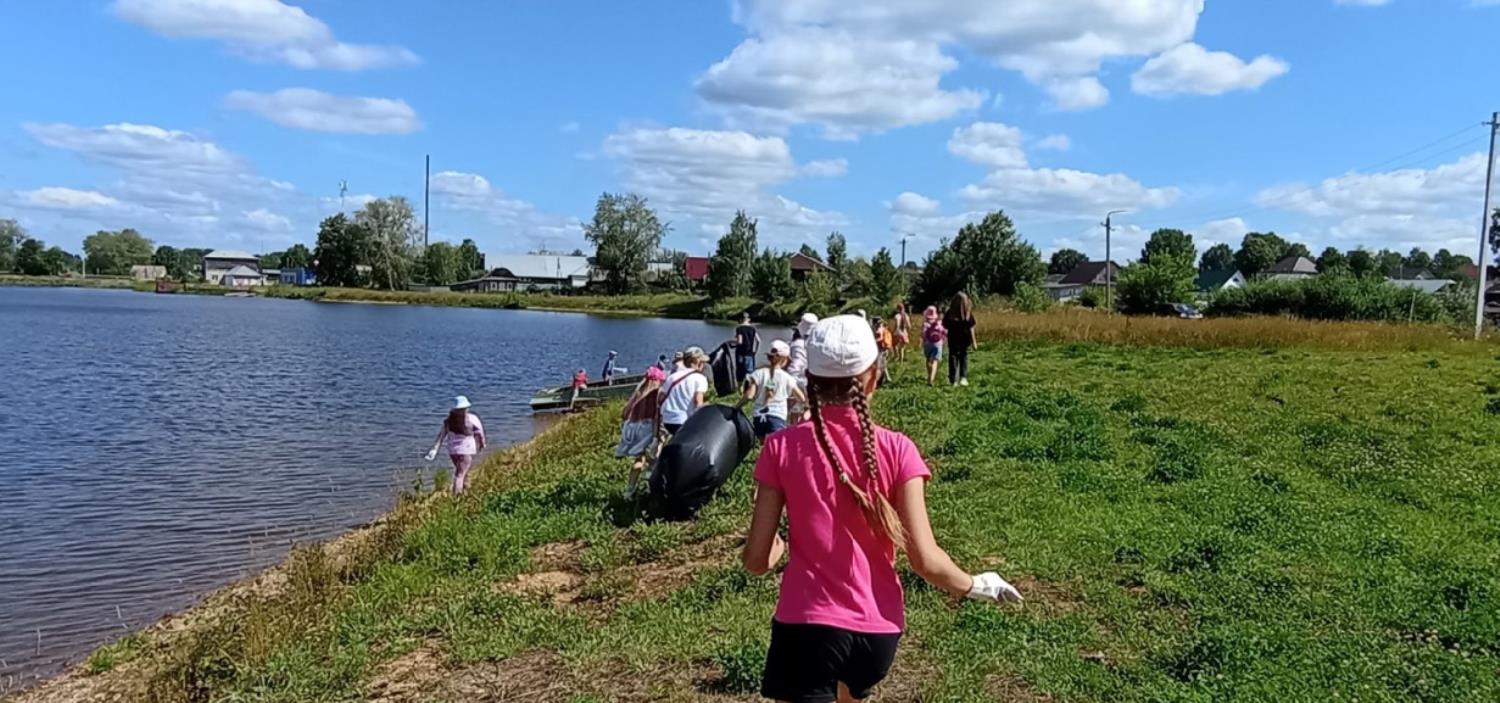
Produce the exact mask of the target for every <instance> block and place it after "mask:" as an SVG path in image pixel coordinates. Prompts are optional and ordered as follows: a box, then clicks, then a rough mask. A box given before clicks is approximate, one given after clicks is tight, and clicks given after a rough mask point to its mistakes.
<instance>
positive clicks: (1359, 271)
mask: <svg viewBox="0 0 1500 703" xmlns="http://www.w3.org/2000/svg"><path fill="white" fill-rule="evenodd" d="M1345 258H1346V260H1347V262H1348V264H1349V272H1350V273H1352V274H1354V275H1355V276H1361V277H1363V276H1369V275H1371V274H1373V273H1375V271H1376V262H1375V255H1374V254H1371V253H1370V252H1368V251H1366V250H1364V249H1355V250H1354V251H1351V252H1349V256H1348V257H1345Z"/></svg>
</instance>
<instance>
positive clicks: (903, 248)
mask: <svg viewBox="0 0 1500 703" xmlns="http://www.w3.org/2000/svg"><path fill="white" fill-rule="evenodd" d="M915 236H917V235H915V234H912V233H911V232H902V233H901V267H902V268H906V242H907V241H908V240H910V239H911V238H912V237H915Z"/></svg>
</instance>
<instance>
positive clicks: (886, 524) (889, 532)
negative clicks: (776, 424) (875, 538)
mask: <svg viewBox="0 0 1500 703" xmlns="http://www.w3.org/2000/svg"><path fill="white" fill-rule="evenodd" d="M820 381H822V379H819V378H817V377H814V376H809V377H808V384H807V385H808V393H807V403H808V410H810V411H811V414H812V421H813V430H814V434H816V435H817V438H818V446H819V447H820V448H822V450H823V455H824V456H826V457H828V463H829V464H831V465H832V466H833V470H834V471H835V472H836V473H837V474H838V480H839V483H842V484H844V485H845V486H848V487H849V490H850V492H852V493H854V499H855V500H856V501H858V503H859V508H860V510H861V511H862V512H864V514H865V519H866V520H867V521H869V523H870V526H871V527H872V528H874V529H875V530H876V531H877V532H880V533H882V534H884V535H885V536H886V537H887V538H888V539H890V540H891V542H892V543H893V544H895V545H896V547H897V548H901V549H904V548H905V547H906V530H905V529H903V528H902V526H901V519H900V517H899V516H897V514H896V510H895V508H894V507H892V506H891V503H890V500H889V499H887V498H886V496H885V494H884V493H882V492H881V491H880V486H879V483H878V481H879V476H880V472H879V464H878V463H877V461H876V457H875V433H874V429H873V428H872V427H871V425H870V410H869V403H868V401H867V400H866V398H865V394H864V392H863V391H862V390H860V389H859V388H858V386H857V385H856V384H850V385H849V386H848V388H847V389H843V390H845V392H846V394H847V396H846V397H847V398H848V399H849V402H850V404H852V405H853V406H854V409H855V412H856V413H857V414H858V416H859V422H860V434H861V435H862V437H861V439H862V440H863V445H864V446H863V456H864V468H865V473H866V476H865V480H864V481H863V483H864V484H865V486H864V487H863V488H862V487H861V486H860V485H859V484H858V483H855V481H854V479H853V478H852V477H851V476H850V475H849V472H848V471H846V470H845V469H844V464H843V462H842V461H841V460H840V459H839V456H838V453H837V452H835V451H834V449H833V442H832V441H831V440H830V439H829V435H828V426H827V425H826V424H825V423H824V422H823V412H822V410H823V400H824V399H823V398H822V397H821V396H822V395H823V392H826V391H832V390H834V388H833V387H831V385H832V384H827V383H826V382H824V383H820ZM824 386H830V387H828V388H826V389H825V388H824ZM871 493H874V495H875V500H874V501H871V499H870V495H871Z"/></svg>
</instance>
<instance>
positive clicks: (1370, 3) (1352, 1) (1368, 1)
mask: <svg viewBox="0 0 1500 703" xmlns="http://www.w3.org/2000/svg"><path fill="white" fill-rule="evenodd" d="M1333 4H1335V5H1360V6H1363V7H1379V6H1381V5H1389V4H1391V0H1333Z"/></svg>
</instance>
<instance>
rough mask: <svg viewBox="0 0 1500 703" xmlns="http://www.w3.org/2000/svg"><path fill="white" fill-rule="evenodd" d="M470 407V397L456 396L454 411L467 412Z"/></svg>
mask: <svg viewBox="0 0 1500 703" xmlns="http://www.w3.org/2000/svg"><path fill="white" fill-rule="evenodd" d="M470 405H471V404H470V403H469V396H466V395H460V396H454V398H453V409H454V410H467V409H468V408H469V407H470Z"/></svg>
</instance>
